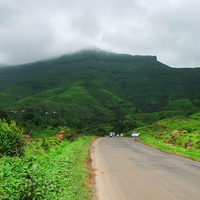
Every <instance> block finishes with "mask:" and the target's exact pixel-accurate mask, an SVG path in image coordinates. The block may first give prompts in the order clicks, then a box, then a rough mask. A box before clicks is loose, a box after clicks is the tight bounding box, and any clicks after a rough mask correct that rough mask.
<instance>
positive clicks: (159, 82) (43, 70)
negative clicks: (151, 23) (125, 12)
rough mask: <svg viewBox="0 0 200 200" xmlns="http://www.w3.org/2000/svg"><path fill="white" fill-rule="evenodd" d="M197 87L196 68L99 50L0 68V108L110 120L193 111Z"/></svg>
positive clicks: (196, 106)
mask: <svg viewBox="0 0 200 200" xmlns="http://www.w3.org/2000/svg"><path fill="white" fill-rule="evenodd" d="M199 88H200V68H191V69H187V68H171V67H169V66H167V65H165V64H163V63H161V62H159V61H158V60H157V58H156V56H132V55H126V54H115V53H110V52H104V51H101V50H85V51H80V52H77V53H74V54H70V55H64V56H61V57H60V58H56V59H52V60H47V61H40V62H36V63H29V64H24V65H18V66H6V67H1V68H0V100H1V101H0V108H1V109H2V110H6V111H7V112H9V111H11V110H22V109H24V110H26V111H27V110H28V111H34V112H36V111H37V112H40V113H41V112H48V113H57V114H60V115H61V114H62V116H65V117H66V118H69V119H70V118H76V119H80V118H88V119H91V118H95V119H98V120H100V121H113V120H116V119H117V120H119V119H125V118H126V117H127V116H134V115H135V114H137V113H152V112H160V111H162V110H165V111H168V112H172V111H174V110H177V109H178V110H179V111H181V109H187V110H188V112H193V113H194V112H195V111H198V110H199V106H200V103H199V94H200V93H199ZM179 100H180V101H179ZM173 102H174V103H173ZM178 102H179V103H178ZM186 102H187V103H186ZM180 104H181V105H180ZM182 104H184V105H185V107H182Z"/></svg>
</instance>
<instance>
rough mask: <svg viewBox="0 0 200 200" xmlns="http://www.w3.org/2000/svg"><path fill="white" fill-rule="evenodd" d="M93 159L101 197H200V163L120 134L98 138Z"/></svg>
mask: <svg viewBox="0 0 200 200" xmlns="http://www.w3.org/2000/svg"><path fill="white" fill-rule="evenodd" d="M91 158H92V167H93V169H95V173H96V178H95V180H96V193H97V194H96V195H97V199H98V200H125V199H127V200H175V199H176V200H177V199H178V200H186V199H187V200H200V162H195V161H192V160H190V159H187V158H183V157H179V156H174V155H170V154H167V153H163V152H161V151H158V150H157V149H154V148H151V147H147V146H145V145H143V144H141V143H138V142H136V141H135V140H134V139H133V138H117V137H114V138H109V137H105V138H100V139H98V140H96V141H95V142H94V143H93V148H92V152H91Z"/></svg>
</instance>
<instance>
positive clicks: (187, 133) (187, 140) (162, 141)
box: [137, 114, 200, 161]
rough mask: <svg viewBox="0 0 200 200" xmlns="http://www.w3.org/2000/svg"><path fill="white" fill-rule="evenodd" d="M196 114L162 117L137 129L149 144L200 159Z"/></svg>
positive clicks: (199, 131) (143, 139) (199, 137)
mask: <svg viewBox="0 0 200 200" xmlns="http://www.w3.org/2000/svg"><path fill="white" fill-rule="evenodd" d="M195 116H197V114H195V115H192V116H191V117H190V118H184V117H173V118H167V119H162V120H159V121H157V122H156V123H154V124H151V125H149V126H143V127H140V128H138V129H137V130H138V131H139V132H140V133H141V135H140V139H141V140H142V141H143V142H145V143H146V144H148V145H151V146H154V147H156V148H158V149H160V150H162V151H166V152H171V153H173V154H178V155H182V156H185V157H189V158H192V159H194V160H198V161H200V159H199V153H200V152H199V151H200V128H199V120H198V118H196V117H195Z"/></svg>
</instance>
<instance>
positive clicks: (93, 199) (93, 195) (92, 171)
mask: <svg viewBox="0 0 200 200" xmlns="http://www.w3.org/2000/svg"><path fill="white" fill-rule="evenodd" d="M97 139H98V138H96V137H95V138H94V139H93V141H92V143H91V144H90V146H89V148H88V153H89V155H88V159H87V168H88V170H89V176H88V181H87V185H88V187H89V188H90V191H91V200H98V197H97V191H96V180H95V177H96V173H95V171H96V169H94V168H93V167H92V158H91V153H92V151H94V147H93V142H94V141H95V140H97Z"/></svg>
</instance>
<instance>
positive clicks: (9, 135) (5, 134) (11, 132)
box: [0, 119, 25, 157]
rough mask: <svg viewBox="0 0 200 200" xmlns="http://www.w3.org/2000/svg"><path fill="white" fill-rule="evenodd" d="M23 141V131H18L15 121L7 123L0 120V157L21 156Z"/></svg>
mask: <svg viewBox="0 0 200 200" xmlns="http://www.w3.org/2000/svg"><path fill="white" fill-rule="evenodd" d="M24 145H25V139H24V136H23V130H22V129H20V128H19V127H18V126H17V125H16V122H15V121H11V123H10V124H9V123H7V122H6V121H5V120H2V119H0V157H2V156H5V155H7V156H16V155H18V156H20V155H22V154H23V147H24Z"/></svg>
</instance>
